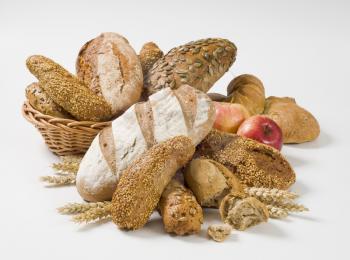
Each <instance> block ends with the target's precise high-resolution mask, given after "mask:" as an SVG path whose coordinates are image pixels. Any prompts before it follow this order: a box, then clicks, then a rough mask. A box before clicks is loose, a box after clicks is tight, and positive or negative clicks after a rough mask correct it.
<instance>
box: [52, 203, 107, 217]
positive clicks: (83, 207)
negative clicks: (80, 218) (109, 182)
mask: <svg viewBox="0 0 350 260" xmlns="http://www.w3.org/2000/svg"><path fill="white" fill-rule="evenodd" d="M110 203H111V202H110V201H103V202H90V203H68V204H66V205H64V206H62V207H59V208H58V209H57V211H58V212H59V213H61V214H65V215H69V214H78V213H83V212H86V211H88V210H90V209H93V208H104V207H106V206H107V205H109V204H110Z"/></svg>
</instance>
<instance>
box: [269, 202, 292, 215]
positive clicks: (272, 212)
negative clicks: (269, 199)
mask: <svg viewBox="0 0 350 260" xmlns="http://www.w3.org/2000/svg"><path fill="white" fill-rule="evenodd" d="M266 207H267V209H268V211H269V216H270V218H286V217H287V216H288V211H287V210H285V209H283V208H280V207H276V206H274V205H270V204H269V205H266Z"/></svg>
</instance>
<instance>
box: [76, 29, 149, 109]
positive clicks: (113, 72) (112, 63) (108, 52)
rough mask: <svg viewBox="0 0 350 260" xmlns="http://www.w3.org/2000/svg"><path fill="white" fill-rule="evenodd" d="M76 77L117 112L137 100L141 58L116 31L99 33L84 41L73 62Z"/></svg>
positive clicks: (138, 97)
mask: <svg viewBox="0 0 350 260" xmlns="http://www.w3.org/2000/svg"><path fill="white" fill-rule="evenodd" d="M76 70H77V75H78V77H79V78H80V79H81V80H82V81H83V82H84V83H85V84H86V85H87V86H89V87H90V88H91V89H92V90H93V92H94V93H95V94H97V95H99V96H101V97H103V98H104V99H105V100H106V102H107V103H108V104H109V105H110V107H111V110H112V114H113V115H118V114H120V113H121V112H123V111H125V110H126V109H127V108H128V107H130V106H131V105H133V104H134V103H136V102H137V101H139V99H140V96H141V91H142V86H143V75H142V68H141V64H140V61H139V59H138V57H137V54H136V53H135V51H134V49H133V48H132V47H131V46H130V44H129V42H128V41H127V40H126V39H125V38H124V37H123V36H121V35H119V34H117V33H111V32H110V33H102V34H101V35H100V36H98V37H96V38H94V39H92V40H90V41H89V42H87V43H86V44H85V45H84V46H83V47H82V48H81V50H80V51H79V55H78V58H77V62H76Z"/></svg>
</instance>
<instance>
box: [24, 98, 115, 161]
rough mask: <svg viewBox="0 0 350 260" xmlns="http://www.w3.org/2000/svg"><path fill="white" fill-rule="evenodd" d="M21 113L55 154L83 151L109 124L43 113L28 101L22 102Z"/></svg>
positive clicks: (70, 153)
mask: <svg viewBox="0 0 350 260" xmlns="http://www.w3.org/2000/svg"><path fill="white" fill-rule="evenodd" d="M22 113H23V116H24V117H25V119H27V120H28V121H29V122H30V123H32V124H33V125H34V126H35V127H36V128H37V129H38V130H39V131H40V133H41V135H42V136H43V137H44V139H45V142H46V144H47V145H48V147H49V149H50V150H51V151H52V152H53V153H55V154H57V155H72V154H81V153H85V152H86V150H87V149H88V148H89V146H90V144H91V142H92V141H93V139H94V138H95V136H96V135H97V134H98V132H99V131H101V130H102V129H103V128H104V127H106V126H109V125H110V124H111V122H98V123H96V122H89V121H75V120H71V119H64V118H58V117H53V116H49V115H44V114H42V113H40V112H39V111H37V110H35V109H34V108H33V107H32V106H31V105H30V104H29V102H28V101H26V102H25V103H24V104H23V107H22Z"/></svg>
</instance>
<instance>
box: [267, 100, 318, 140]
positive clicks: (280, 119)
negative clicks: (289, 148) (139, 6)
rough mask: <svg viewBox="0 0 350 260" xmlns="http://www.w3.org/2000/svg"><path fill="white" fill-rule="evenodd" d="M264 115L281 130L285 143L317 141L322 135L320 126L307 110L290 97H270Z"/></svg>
mask: <svg viewBox="0 0 350 260" xmlns="http://www.w3.org/2000/svg"><path fill="white" fill-rule="evenodd" d="M264 114H266V115H267V116H268V117H270V118H271V119H273V120H274V121H275V122H276V123H277V124H278V125H279V127H280V128H281V130H282V134H283V142H284V143H304V142H309V141H312V140H315V139H316V138H317V137H318V136H319V134H320V125H319V124H318V122H317V120H316V118H315V117H314V116H313V115H312V114H311V113H310V112H309V111H307V110H306V109H304V108H302V107H300V106H299V105H298V104H297V103H296V102H295V100H294V98H289V97H284V98H280V97H268V98H267V99H266V104H265V110H264Z"/></svg>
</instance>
